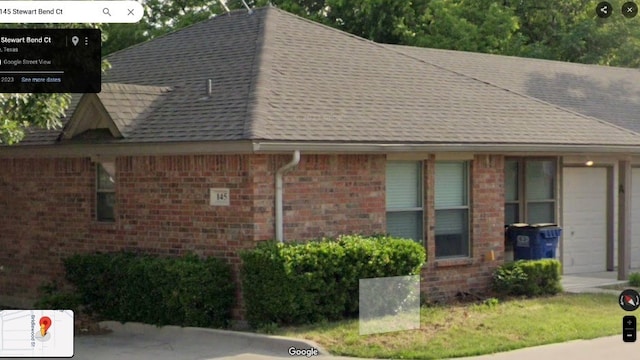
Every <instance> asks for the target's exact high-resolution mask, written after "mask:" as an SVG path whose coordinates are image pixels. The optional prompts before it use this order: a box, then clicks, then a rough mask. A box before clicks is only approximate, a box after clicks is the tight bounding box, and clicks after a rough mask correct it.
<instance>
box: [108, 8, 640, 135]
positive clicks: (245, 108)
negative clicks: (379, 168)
mask: <svg viewBox="0 0 640 360" xmlns="http://www.w3.org/2000/svg"><path fill="white" fill-rule="evenodd" d="M449 56H451V57H455V56H456V53H452V54H450V55H449ZM109 60H110V62H111V63H112V69H111V70H110V71H109V72H108V74H107V76H106V77H105V78H104V79H103V81H104V82H105V83H110V82H116V83H129V84H138V85H147V86H160V87H171V88H172V89H173V90H172V91H171V92H168V93H167V94H165V95H163V96H162V101H159V102H157V104H156V105H154V106H153V110H152V111H150V112H148V113H145V116H144V117H135V118H132V121H131V122H130V123H129V124H128V130H127V132H126V135H125V136H124V138H123V139H120V140H117V141H118V142H163V141H224V140H274V141H309V142H315V141H330V142H350V143H354V142H355V143H373V142H379V143H423V144H429V143H433V144H446V143H455V144H461V143H462V144H493V143H495V144H525V143H528V144H555V145H557V144H568V145H604V146H606V145H640V137H639V136H638V135H637V134H635V133H633V132H631V131H628V130H623V129H620V128H618V127H615V126H612V125H610V124H608V123H605V122H603V121H598V120H595V119H593V118H591V117H588V116H585V115H582V114H578V113H576V112H573V111H570V110H567V109H565V108H563V107H561V106H554V105H550V104H549V103H547V102H544V101H541V100H538V99H535V98H534V97H532V96H530V95H527V94H526V93H520V92H518V91H513V90H511V89H509V88H508V87H503V86H500V85H498V84H491V83H488V82H487V81H479V80H477V79H474V78H473V77H472V76H469V75H467V74H465V73H463V72H456V71H452V70H449V69H448V68H446V67H443V66H439V65H438V64H432V63H430V62H429V61H425V60H424V59H422V58H421V56H417V55H416V54H406V53H405V51H404V49H401V48H394V47H389V46H386V45H381V44H377V43H373V42H371V41H368V40H365V39H362V38H358V37H356V36H353V35H349V34H347V33H344V32H341V31H338V30H335V29H333V28H329V27H326V26H323V25H320V24H317V23H313V22H311V21H308V20H305V19H301V18H299V17H296V16H294V15H292V14H289V13H286V12H284V11H281V10H277V9H275V8H262V9H256V10H255V11H253V13H252V14H248V13H247V12H246V11H244V10H243V11H236V12H232V13H231V14H230V15H220V16H217V17H215V18H213V19H210V20H208V21H204V22H201V23H198V24H195V25H193V26H190V27H188V28H186V29H183V30H180V31H177V32H175V33H172V34H168V35H166V36H163V37H160V38H157V39H155V40H152V41H149V42H146V43H143V44H140V45H137V46H134V47H131V48H129V49H126V50H123V51H120V52H117V53H115V54H113V55H111V56H110V57H109ZM207 79H212V84H213V87H212V90H213V91H212V93H211V94H210V95H209V96H207V93H206V88H207V86H206V84H207ZM107 88H108V86H107ZM107 100H108V101H112V100H113V101H116V99H115V98H108V99H107ZM118 101H119V100H118ZM119 104H120V102H117V103H115V104H114V106H113V107H115V108H117V107H119V106H120V105H119ZM131 105H132V104H129V105H128V106H131Z"/></svg>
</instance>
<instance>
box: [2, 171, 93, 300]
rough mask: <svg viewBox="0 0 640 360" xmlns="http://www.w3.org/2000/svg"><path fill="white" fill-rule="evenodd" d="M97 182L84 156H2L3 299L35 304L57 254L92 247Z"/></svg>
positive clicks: (55, 267)
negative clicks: (90, 232) (90, 228)
mask: <svg viewBox="0 0 640 360" xmlns="http://www.w3.org/2000/svg"><path fill="white" fill-rule="evenodd" d="M93 184H94V176H93V172H92V166H91V163H90V162H89V160H86V159H56V160H45V159H24V160H4V159H3V160H0V246H1V247H2V251H0V304H2V305H13V306H31V305H33V304H32V302H31V301H28V302H27V301H26V300H28V299H31V300H33V298H34V297H35V294H36V290H37V288H38V287H39V286H40V285H41V284H42V283H43V282H45V281H49V280H51V279H52V278H55V277H60V276H61V275H62V267H61V263H60V261H59V259H60V258H62V257H65V256H67V255H69V254H71V253H72V252H73V251H76V250H77V251H82V250H84V249H86V248H88V246H89V242H90V241H91V239H90V238H89V237H88V236H87V231H86V230H87V228H88V225H89V223H88V219H90V213H91V206H92V201H93V200H92V199H93V198H92V196H91V194H92V193H91V189H92V187H93Z"/></svg>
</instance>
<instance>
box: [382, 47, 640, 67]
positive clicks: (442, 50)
mask: <svg viewBox="0 0 640 360" xmlns="http://www.w3.org/2000/svg"><path fill="white" fill-rule="evenodd" d="M385 45H388V46H391V47H396V48H412V49H416V48H418V49H425V50H428V51H437V52H443V53H466V54H474V55H480V56H491V57H501V58H509V59H517V61H530V62H551V63H554V64H563V65H568V66H581V67H588V68H593V67H597V68H607V69H610V70H615V71H624V72H627V71H634V72H638V71H640V68H633V67H624V66H613V65H601V64H585V63H581V62H573V61H562V60H553V59H543V58H535V57H527V56H518V55H503V54H492V53H484V52H477V51H468V50H452V49H440V48H430V47H423V46H411V45H401V44H385Z"/></svg>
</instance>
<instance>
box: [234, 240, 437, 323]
mask: <svg viewBox="0 0 640 360" xmlns="http://www.w3.org/2000/svg"><path fill="white" fill-rule="evenodd" d="M241 258H242V262H243V266H242V274H241V275H242V285H243V286H242V288H243V296H244V300H245V306H246V310H247V320H248V321H249V324H250V325H251V326H253V327H254V328H259V327H261V326H264V325H265V324H266V325H268V324H272V323H275V324H278V325H281V324H301V323H310V322H318V321H323V320H337V319H341V318H344V317H352V316H355V315H357V313H358V291H359V279H362V278H374V277H388V276H403V275H416V274H420V269H421V268H422V265H423V264H424V261H425V251H424V248H423V246H422V245H420V244H418V243H415V242H413V241H409V240H404V239H394V238H390V237H388V236H376V237H371V238H365V237H362V236H357V235H352V236H341V237H339V238H338V239H324V240H322V241H314V242H308V243H303V244H297V243H287V244H278V243H275V242H264V243H261V244H259V245H258V246H257V247H256V248H255V249H252V250H247V251H244V252H242V253H241Z"/></svg>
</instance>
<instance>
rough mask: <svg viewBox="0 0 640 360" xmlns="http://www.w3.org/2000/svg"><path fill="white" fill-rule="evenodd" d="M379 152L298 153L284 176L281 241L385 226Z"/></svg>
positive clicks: (370, 231) (372, 230)
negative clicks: (355, 153) (299, 154)
mask: <svg viewBox="0 0 640 360" xmlns="http://www.w3.org/2000/svg"><path fill="white" fill-rule="evenodd" d="M385 166H386V157H385V156H384V155H303V156H302V158H301V160H300V163H299V164H298V166H297V167H296V168H295V169H294V170H292V171H291V172H290V173H288V174H286V175H285V178H284V180H285V181H284V184H285V185H284V218H285V221H284V224H285V225H284V226H285V229H284V236H285V240H306V239H317V238H319V237H323V236H327V237H333V236H337V235H339V234H346V233H363V234H374V233H382V232H384V231H385V192H384V189H385Z"/></svg>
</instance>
